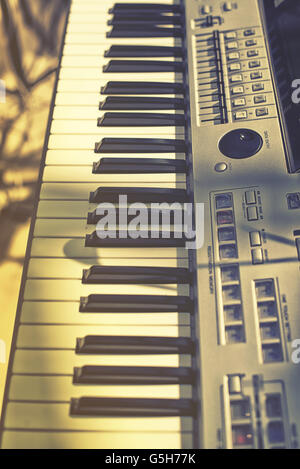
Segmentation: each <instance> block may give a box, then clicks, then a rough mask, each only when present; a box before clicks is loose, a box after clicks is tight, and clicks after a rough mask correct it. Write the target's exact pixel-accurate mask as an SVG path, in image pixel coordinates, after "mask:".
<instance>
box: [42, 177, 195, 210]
mask: <svg viewBox="0 0 300 469" xmlns="http://www.w3.org/2000/svg"><path fill="white" fill-rule="evenodd" d="M101 186H102V187H112V186H114V187H115V186H116V184H113V183H101ZM127 186H128V184H127V183H126V182H122V183H121V182H120V183H118V184H117V187H127ZM98 187H99V184H97V183H96V184H91V183H89V184H87V183H77V184H76V183H74V184H72V183H68V184H63V183H54V182H53V183H44V184H42V188H41V194H40V199H42V200H43V199H45V200H49V199H51V200H62V199H70V200H86V201H87V200H88V199H89V195H90V192H94V191H95V190H97V189H98ZM134 187H150V188H155V187H157V188H159V187H165V188H170V189H172V188H175V187H176V188H177V189H185V188H186V186H185V184H183V183H180V182H178V183H176V185H175V184H171V183H166V184H165V183H161V182H160V183H157V182H153V181H151V182H150V183H149V182H148V183H140V182H139V183H138V182H137V183H134ZM45 216H46V215H45ZM54 217H55V215H54ZM58 218H59V216H58ZM80 218H82V217H80Z"/></svg>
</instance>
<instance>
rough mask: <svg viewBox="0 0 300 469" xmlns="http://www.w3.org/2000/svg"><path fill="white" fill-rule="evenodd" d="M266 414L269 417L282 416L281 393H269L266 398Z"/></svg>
mask: <svg viewBox="0 0 300 469" xmlns="http://www.w3.org/2000/svg"><path fill="white" fill-rule="evenodd" d="M266 414H267V417H269V418H278V417H281V416H282V405H281V395H280V394H271V395H268V396H267V398H266Z"/></svg>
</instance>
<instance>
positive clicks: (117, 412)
mask: <svg viewBox="0 0 300 469" xmlns="http://www.w3.org/2000/svg"><path fill="white" fill-rule="evenodd" d="M299 24H300V4H299V2H298V1H295V0H292V1H291V0H248V1H247V2H245V1H242V0H236V1H232V2H231V1H226V2H224V1H220V0H203V1H202V0H185V1H181V0H178V1H177V0H174V1H173V0H164V1H162V2H161V3H158V2H156V3H155V2H152V1H145V0H143V1H131V2H129V1H128V0H127V1H122V0H121V1H120V0H119V1H118V2H117V3H115V2H114V1H112V0H102V1H96V0H86V1H82V0H72V1H71V2H70V7H69V14H68V20H67V24H66V31H65V36H64V41H63V42H64V43H63V46H62V51H61V59H60V66H59V70H58V75H57V82H56V87H55V92H54V96H53V105H52V109H51V113H50V118H49V124H48V130H47V135H46V141H45V148H44V154H43V159H42V164H41V172H40V181H39V190H38V197H37V202H36V210H35V214H34V217H33V221H32V226H31V232H30V237H29V243H28V249H27V255H26V262H25V267H24V274H23V280H22V285H21V291H20V298H19V303H18V310H17V314H16V318H15V326H14V335H13V338H12V344H11V347H10V349H11V351H10V356H9V357H8V358H9V360H8V364H7V373H6V374H7V377H6V384H5V393H4V399H3V406H2V407H3V408H2V415H1V426H0V437H1V439H0V447H1V448H2V449H20V448H33V449H38V448H44V449H48V448H49V449H62V448H64V449H69V448H70V449H76V448H85V449H89V448H108V449H122V448H129V449H136V448H165V449H166V448H176V449H191V448H192V449H196V448H197V449H290V448H298V447H299V433H300V404H299V398H298V390H299V386H300V373H299V364H300V317H299V318H298V315H299V308H300V306H299V305H300V290H299V268H300V216H299V215H300V175H299V172H300V155H299V147H300V146H299V145H300V141H299V140H300V132H299V130H300V129H299V128H298V126H299V122H300V107H299V102H300V98H299V99H298V95H299V96H300V92H298V91H297V86H298V88H299V87H300V81H299V79H300V63H299V58H298V56H299V54H298V41H299V39H300V37H299V36H300V33H299V31H300V29H299ZM297 74H298V75H297ZM298 77H299V78H298ZM120 196H123V197H124V196H126V201H127V202H126V203H129V202H130V203H132V204H133V205H134V204H139V203H144V204H145V206H146V212H147V213H148V212H150V210H152V208H151V207H152V205H151V204H169V205H168V207H169V209H168V208H166V209H165V212H168V210H169V212H168V214H169V225H171V227H172V229H171V231H170V232H169V236H168V237H166V236H164V230H165V229H166V228H167V227H166V226H165V225H167V222H166V220H167V218H164V217H161V216H160V215H161V213H160V212H159V214H158V219H157V220H158V221H157V226H156V228H155V230H154V231H156V237H150V236H148V237H147V236H136V237H129V236H128V233H127V237H126V236H123V235H122V232H123V231H124V230H125V228H128V226H129V225H130V224H131V223H132V216H131V218H130V215H129V217H128V218H127V220H126V221H124V220H123V219H121V217H119V218H118V219H116V222H115V227H114V230H115V237H113V236H106V237H105V236H99V232H98V228H97V227H98V226H99V223H101V220H102V221H103V217H104V212H105V210H104V211H103V204H104V206H105V207H106V208H107V209H108V208H111V207H112V206H117V209H116V210H117V213H118V214H119V213H121V210H122V209H123V207H122V204H121V202H120V201H121V199H120ZM122 200H123V199H122ZM99 204H100V205H101V206H102V209H101V210H102V211H101V210H99V207H100V205H99ZM172 204H173V205H172ZM181 206H184V207H185V208H186V207H187V206H189V207H192V208H193V216H192V225H193V228H194V231H195V233H196V238H195V239H194V241H193V242H187V239H186V238H187V237H184V236H183V231H184V226H183V224H182V223H181V224H180V223H178V218H176V216H177V214H176V210H177V211H179V209H180V207H181ZM174 207H175V208H174ZM199 207H200V208H199ZM201 207H202V208H203V209H201ZM105 213H106V212H105ZM128 213H129V212H128ZM130 213H131V212H130ZM125 225H126V226H125ZM114 230H112V231H114ZM140 230H141V231H143V232H144V234H145V233H146V231H145V230H144V228H143V226H142V225H141V226H140ZM148 230H149V227H148V228H147V233H146V234H149V232H148ZM177 230H178V231H179V232H181V237H180V233H179V234H178V233H177ZM110 234H111V233H110ZM185 234H186V233H185ZM177 235H178V236H177ZM297 285H298V287H297ZM0 339H1V335H0Z"/></svg>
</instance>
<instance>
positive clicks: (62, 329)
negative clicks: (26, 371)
mask: <svg viewBox="0 0 300 469" xmlns="http://www.w3.org/2000/svg"><path fill="white" fill-rule="evenodd" d="M63 306H64V305H63V304H62V305H61V314H63ZM96 321H97V313H95V322H96ZM87 335H100V336H116V335H118V336H127V337H128V336H147V337H148V336H149V337H190V328H189V327H187V326H180V327H178V326H161V325H159V326H152V325H150V326H148V325H134V326H133V325H129V326H124V325H123V326H118V325H116V326H114V325H113V326H110V325H99V326H98V325H95V324H94V325H92V326H89V325H75V326H74V325H72V326H69V325H58V326H57V325H49V326H48V325H28V326H27V325H21V326H20V327H19V331H18V338H17V347H18V348H25V349H35V348H38V349H62V350H63V349H74V348H75V345H76V338H78V337H85V336H87ZM73 353H75V352H73ZM86 358H87V357H86Z"/></svg>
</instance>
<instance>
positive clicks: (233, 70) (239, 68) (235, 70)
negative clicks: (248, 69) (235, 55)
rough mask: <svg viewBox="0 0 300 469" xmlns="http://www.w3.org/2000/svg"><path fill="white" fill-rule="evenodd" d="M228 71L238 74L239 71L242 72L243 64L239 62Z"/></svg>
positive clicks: (230, 66)
mask: <svg viewBox="0 0 300 469" xmlns="http://www.w3.org/2000/svg"><path fill="white" fill-rule="evenodd" d="M228 70H229V71H230V72H237V71H238V70H241V64H240V63H239V62H236V63H234V64H231V65H229V67H228Z"/></svg>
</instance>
